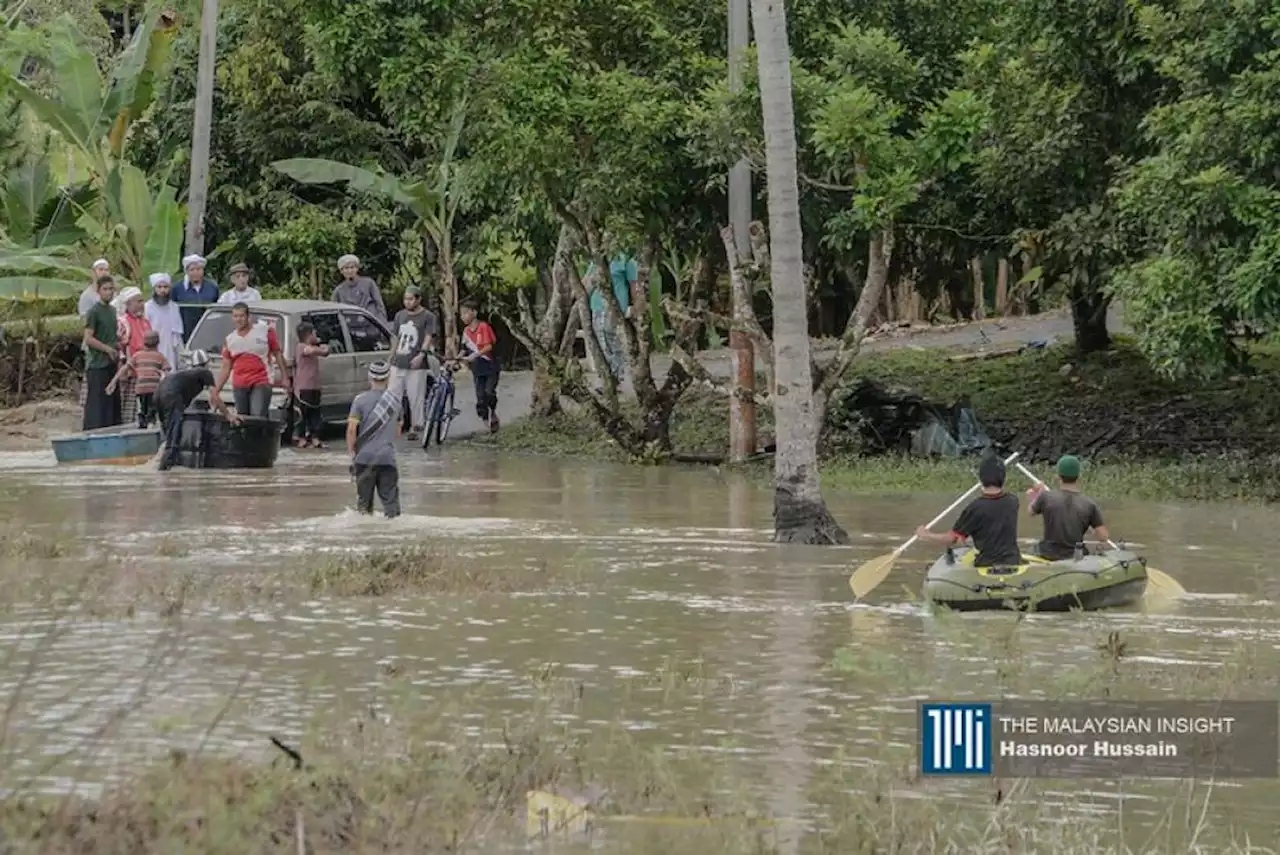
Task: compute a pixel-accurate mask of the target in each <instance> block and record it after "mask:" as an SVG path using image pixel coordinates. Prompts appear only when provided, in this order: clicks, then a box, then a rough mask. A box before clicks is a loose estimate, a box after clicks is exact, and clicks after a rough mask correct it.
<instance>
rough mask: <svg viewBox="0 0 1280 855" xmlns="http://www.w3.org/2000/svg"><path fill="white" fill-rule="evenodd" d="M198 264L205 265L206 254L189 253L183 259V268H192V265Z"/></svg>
mask: <svg viewBox="0 0 1280 855" xmlns="http://www.w3.org/2000/svg"><path fill="white" fill-rule="evenodd" d="M196 264H198V265H200V266H201V267H204V256H202V255H188V256H187V257H186V258H184V259H182V269H183V270H190V269H191V267H192V266H193V265H196Z"/></svg>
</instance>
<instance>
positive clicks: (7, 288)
mask: <svg viewBox="0 0 1280 855" xmlns="http://www.w3.org/2000/svg"><path fill="white" fill-rule="evenodd" d="M92 197H93V191H92V188H85V187H81V188H76V189H74V190H71V191H62V190H59V188H57V187H56V186H55V185H54V182H53V179H52V177H51V176H50V172H49V161H48V159H47V158H44V157H32V158H28V159H27V160H26V161H24V162H23V163H21V164H19V165H18V166H16V167H14V168H13V169H11V170H10V171H9V173H8V174H7V175H6V176H5V178H4V186H3V195H2V196H0V214H2V215H3V232H2V234H0V299H9V300H32V299H40V298H45V299H58V298H63V297H67V296H71V295H73V294H76V293H78V292H79V290H80V289H81V288H83V287H84V285H85V283H86V282H87V281H88V271H87V270H86V269H85V268H84V267H83V266H81V265H78V264H76V263H75V261H74V259H73V257H72V256H73V255H74V253H75V248H76V244H77V243H78V242H79V241H81V240H83V239H84V237H85V233H84V231H83V230H82V229H81V228H80V227H79V226H77V225H76V222H75V221H76V217H77V214H76V211H77V210H78V209H79V208H80V207H81V206H83V205H84V204H86V203H88V202H89V201H90V200H91V199H92Z"/></svg>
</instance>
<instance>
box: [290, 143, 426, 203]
mask: <svg viewBox="0 0 1280 855" xmlns="http://www.w3.org/2000/svg"><path fill="white" fill-rule="evenodd" d="M271 165H272V167H274V168H275V169H276V170H277V171H279V172H281V173H283V174H285V175H287V176H289V177H290V178H292V179H293V180H294V181H298V182H300V183H302V184H346V185H347V186H348V187H350V188H351V189H352V190H358V191H360V192H362V193H370V194H373V195H375V196H382V197H383V198H386V199H390V200H392V201H393V202H396V203H398V204H401V205H404V206H405V207H406V208H408V209H409V210H410V211H412V212H413V213H414V214H416V215H418V216H419V217H429V216H432V215H434V213H435V209H436V207H437V206H438V205H439V201H440V200H439V196H437V195H436V194H435V193H434V192H432V191H431V190H428V189H427V187H426V185H425V184H423V183H422V182H421V181H414V182H406V181H401V180H400V179H398V178H396V177H395V176H394V175H387V174H386V173H381V172H374V171H373V170H370V169H364V168H363V167H359V166H352V165H351V164H349V163H339V162H338V161H336V160H325V159H324V158H319V157H295V158H290V159H288V160H277V161H276V162H275V163H272V164H271Z"/></svg>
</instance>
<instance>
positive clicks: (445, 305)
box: [436, 239, 458, 358]
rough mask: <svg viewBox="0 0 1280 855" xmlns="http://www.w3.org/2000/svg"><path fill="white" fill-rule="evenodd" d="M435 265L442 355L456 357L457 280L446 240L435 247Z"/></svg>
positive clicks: (451, 252)
mask: <svg viewBox="0 0 1280 855" xmlns="http://www.w3.org/2000/svg"><path fill="white" fill-rule="evenodd" d="M436 265H437V269H438V270H439V271H440V311H441V312H442V313H443V314H444V317H443V318H441V319H440V322H441V323H442V324H443V325H444V355H445V356H447V357H451V358H452V357H454V356H457V355H458V279H457V277H456V276H454V274H453V248H452V247H451V246H450V245H449V243H448V240H447V239H446V240H445V241H444V242H443V244H442V245H440V246H437V247H436Z"/></svg>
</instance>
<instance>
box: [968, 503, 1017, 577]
mask: <svg viewBox="0 0 1280 855" xmlns="http://www.w3.org/2000/svg"><path fill="white" fill-rule="evenodd" d="M951 531H952V532H953V533H955V534H958V535H960V536H961V537H967V538H969V539H970V540H972V541H973V546H974V548H975V549H977V550H978V557H977V559H976V560H975V561H974V565H975V566H977V567H1011V566H1016V565H1018V564H1021V563H1022V551H1021V550H1020V549H1019V548H1018V497H1017V496H1014V495H1011V494H1009V493H1001V494H1000V495H998V496H986V495H983V496H979V497H978V498H976V499H974V500H973V501H972V502H970V503H969V506H968V507H967V508H965V509H964V510H963V511H961V513H960V519H958V520H956V524H955V525H953V526H952V527H951Z"/></svg>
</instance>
